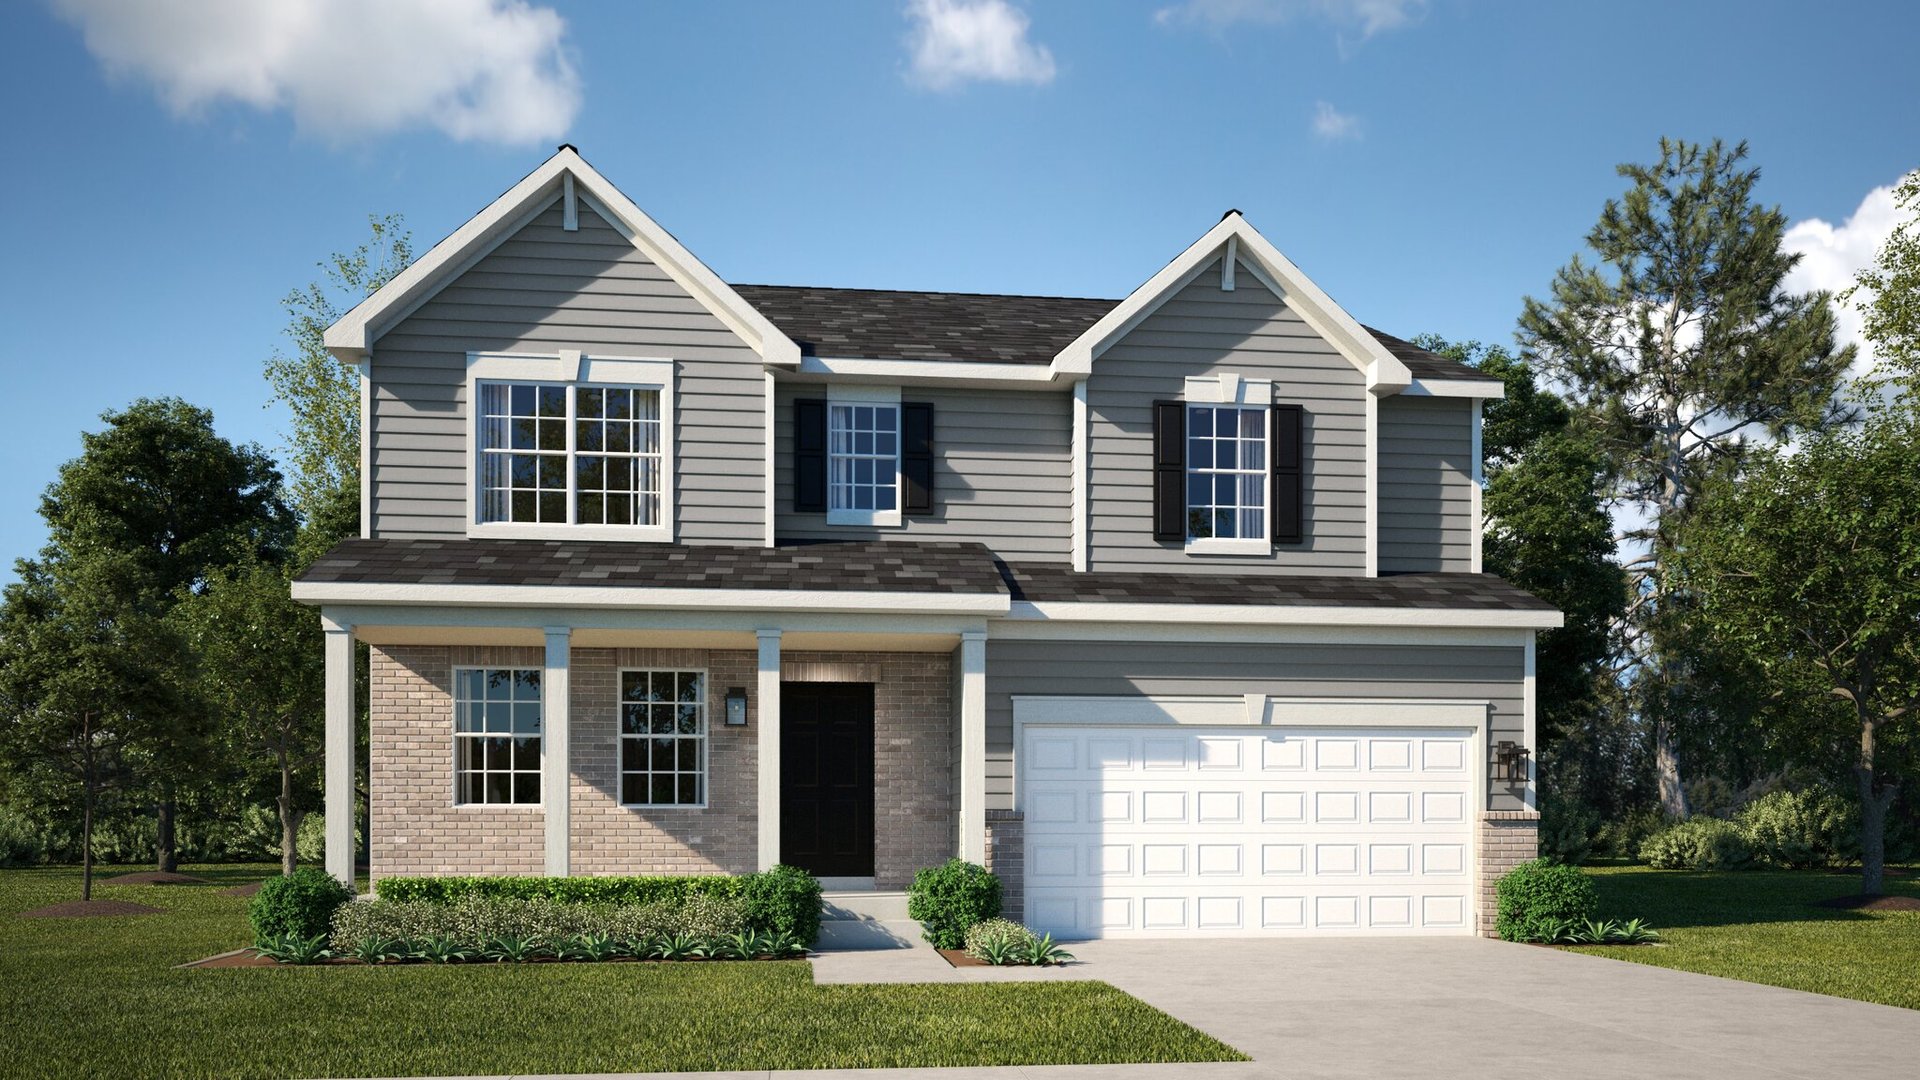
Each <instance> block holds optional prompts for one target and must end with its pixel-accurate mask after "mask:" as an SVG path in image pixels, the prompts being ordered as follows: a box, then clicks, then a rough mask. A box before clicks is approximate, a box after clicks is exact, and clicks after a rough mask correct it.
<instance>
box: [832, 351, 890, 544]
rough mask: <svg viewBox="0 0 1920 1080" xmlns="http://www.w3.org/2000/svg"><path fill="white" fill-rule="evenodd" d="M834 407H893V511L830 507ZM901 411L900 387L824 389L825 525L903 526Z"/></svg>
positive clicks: (836, 387) (841, 387)
mask: <svg viewBox="0 0 1920 1080" xmlns="http://www.w3.org/2000/svg"><path fill="white" fill-rule="evenodd" d="M836 405H890V406H892V407H893V417H894V438H893V509H891V510H835V509H834V508H833V408H834V406H836ZM901 420H902V417H901V412H900V388H899V387H897V386H829V387H827V524H828V525H864V526H870V527H873V526H877V527H881V528H897V527H899V526H901V525H904V524H905V521H904V519H903V518H902V517H901V508H900V504H901V502H902V501H903V500H904V499H905V497H906V485H905V483H904V482H903V480H902V478H901V476H900V450H901V446H900V437H901V434H902V432H901V430H900V428H901V427H902V426H903V425H902V423H901Z"/></svg>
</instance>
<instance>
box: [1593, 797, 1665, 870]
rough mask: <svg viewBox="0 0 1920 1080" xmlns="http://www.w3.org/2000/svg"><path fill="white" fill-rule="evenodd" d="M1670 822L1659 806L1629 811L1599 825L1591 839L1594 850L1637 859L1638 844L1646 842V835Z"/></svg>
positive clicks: (1616, 857)
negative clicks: (1622, 815) (1616, 818)
mask: <svg viewBox="0 0 1920 1080" xmlns="http://www.w3.org/2000/svg"><path fill="white" fill-rule="evenodd" d="M1672 823H1673V822H1672V821H1671V820H1669V819H1668V817H1667V815H1666V814H1664V813H1662V812H1661V811H1660V808H1659V807H1654V806H1647V807H1642V808H1641V809H1638V810H1633V811H1629V812H1628V813H1627V814H1626V816H1625V817H1622V818H1620V819H1619V820H1618V821H1609V822H1607V823H1606V824H1604V825H1602V826H1600V831H1599V833H1598V834H1596V835H1595V836H1594V839H1593V846H1594V850H1595V852H1596V853H1598V854H1600V855H1605V856H1607V857H1609V858H1614V859H1637V858H1639V857H1640V845H1641V844H1644V843H1646V842H1647V837H1649V836H1652V835H1653V834H1654V833H1657V832H1659V831H1660V830H1662V829H1664V828H1666V827H1667V826H1668V825H1671V824H1672Z"/></svg>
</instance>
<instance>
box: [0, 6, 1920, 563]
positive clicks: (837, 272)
mask: <svg viewBox="0 0 1920 1080" xmlns="http://www.w3.org/2000/svg"><path fill="white" fill-rule="evenodd" d="M181 4H185V5H186V6H185V7H184V8H180V5H181ZM175 8H180V10H173V9H175ZM186 16H190V17H186ZM1916 40H1920V5H1913V4H1905V3H1889V4H1849V3H1827V4H1820V5H1812V4H1805V3H1801V4H1784V3H1755V2H1747V0H1741V2H1737V3H1726V4H1708V3H1673V2H1667V3H1620V2H1613V3H1607V4H1558V3H1520V2H1512V3H1496V2H1491V0H1479V2H1477V0H1428V2H1420V0H1189V2H1186V3H1181V2H1179V0H1146V2H1140V3H1129V2H1122V0H1101V2H1090V0H1089V2H1046V0H866V2H854V0H846V2H836V3H822V4H800V3H790V2H786V3H745V2H739V3H734V2H712V3H699V4H694V3H684V4H671V5H663V4H644V5H643V4H629V3H599V4H575V3H567V2H563V0H528V2H526V3H518V2H514V3H509V2H507V0H452V2H450V3H443V4H441V5H440V6H439V7H438V8H435V9H421V8H420V7H419V5H417V4H413V3H402V2H400V0H386V2H384V3H383V2H377V0H288V2H286V3H283V4H281V5H279V6H276V7H272V8H268V7H264V6H261V5H256V4H252V3H251V2H250V0H166V2H161V0H148V2H146V3H140V2H137V0H52V2H50V3H42V2H22V3H13V4H8V5H5V6H4V8H0V86H3V87H4V95H5V98H4V99H5V101H6V102H7V105H8V107H7V108H6V109H5V111H4V117H3V118H0V145H4V146H5V147H6V148H7V149H8V167H7V168H5V169H4V170H0V207H4V209H3V210H0V214H3V215H4V217H3V218H0V235H4V237H5V245H4V256H3V257H0V322H3V324H4V326H5V329H6V333H5V335H4V336H3V337H0V363H4V365H5V370H6V371H7V373H8V375H9V377H10V384H11V385H10V391H11V393H10V394H9V397H10V400H11V403H12V407H11V408H10V409H9V410H8V411H9V414H10V420H11V422H10V423H9V424H8V425H7V426H6V428H5V432H4V435H0V439H4V442H3V443H0V447H3V448H4V455H5V460H6V462H7V465H8V467H7V468H6V469H5V470H4V471H0V556H3V557H4V558H5V559H6V560H7V561H8V562H10V561H11V559H12V558H15V557H18V556H22V555H28V554H31V553H32V552H33V551H34V550H35V549H36V548H37V547H38V546H39V544H40V543H41V542H42V540H43V531H42V529H41V528H40V523H39V520H38V518H37V517H36V516H35V511H36V509H37V506H38V497H39V493H40V491H41V490H42V489H43V488H44V487H45V485H46V484H47V483H48V482H49V481H50V480H52V478H53V476H54V473H55V470H56V469H57V467H58V465H59V464H60V463H61V462H62V461H64V460H66V459H68V458H70V457H72V456H73V455H74V454H75V453H77V452H78V449H79V439H78V433H79V432H80V431H81V430H82V429H84V428H87V427H90V426H94V425H96V424H97V417H98V414H99V413H100V412H101V411H102V410H105V409H110V408H115V407H118V406H121V405H124V404H125V403H126V402H128V401H130V400H132V399H134V398H136V397H139V396H142V395H161V394H176V395H179V396H181V397H184V398H186V399H188V400H190V401H193V402H196V403H199V404H203V405H206V406H208V407H211V408H212V409H213V410H214V411H215V414H216V417H217V421H218V425H219V427H220V429H221V431H222V432H223V433H225V434H226V435H228V436H229V437H231V438H235V439H238V440H252V441H258V442H260V443H262V444H263V445H265V446H267V447H269V448H270V449H273V448H277V447H278V446H279V444H280V442H281V432H282V431H283V430H284V426H285V424H284V416H283V415H281V414H280V413H279V412H277V411H275V410H272V409H269V408H267V407H266V401H267V389H266V386H265V384H264V382H263V381H262V379H261V376H260V367H261V362H262V360H263V359H264V358H265V357H266V356H267V355H268V354H269V353H270V352H271V351H272V350H273V349H274V347H275V346H276V344H277V343H279V341H280V334H281V331H282V328H283V326H284V323H285V317H284V314H283V312H282V311H281V308H280V304H279V301H280V298H281V297H282V296H283V295H284V294H285V293H286V292H287V291H288V290H290V289H291V288H293V287H295V286H297V285H299V284H301V283H304V282H306V281H308V280H310V279H311V278H312V277H313V276H315V270H314V263H315V262H316V261H317V260H319V259H321V258H322V257H324V256H325V255H326V254H327V253H328V252H330V251H333V250H336V249H341V248H345V247H350V246H351V245H353V244H354V243H356V242H358V241H359V240H361V239H362V238H363V237H364V235H365V232H366V226H365V219H366V217H367V215H368V214H372V213H392V212H397V213H401V214H404V215H405V216H406V219H407V223H408V224H409V226H410V227H411V228H412V230H413V232H414V235H415V238H416V241H417V242H418V246H419V248H420V249H422V250H424V248H425V247H426V246H428V245H429V244H431V243H432V242H433V241H434V240H437V239H439V238H440V237H441V236H443V235H445V234H446V233H447V232H449V231H451V230H452V229H454V228H456V227H457V226H458V225H459V224H460V223H461V221H463V220H464V219H465V218H466V217H467V216H468V215H470V214H472V213H473V212H474V211H476V210H478V209H479V208H480V207H481V206H483V205H484V204H485V203H486V202H488V201H489V200H490V199H492V198H493V197H494V196H495V195H497V194H498V193H499V192H501V191H502V190H504V189H505V188H507V187H508V186H510V185H511V184H512V183H513V182H514V181H515V180H517V179H518V178H519V177H520V176H521V175H523V174H524V173H526V172H527V171H529V170H530V169H531V168H533V167H534V166H535V165H536V164H538V163H539V161H540V160H542V159H543V158H544V157H545V156H546V155H547V153H548V152H549V151H550V150H551V149H552V146H553V145H554V144H556V143H558V142H560V141H563V140H565V141H570V142H573V143H575V144H576V145H578V146H579V147H580V148H581V151H582V152H583V153H584V154H585V155H586V156H587V158H588V159H589V160H590V161H592V162H593V163H594V164H595V165H596V166H597V167H598V168H599V169H600V170H601V171H602V172H603V173H605V174H606V175H607V176H608V177H609V178H611V179H612V180H613V181H614V182H615V183H616V184H619V185H620V186H621V187H622V188H623V189H624V190H625V191H626V192H627V193H628V194H629V195H630V196H631V197H632V198H633V199H634V201H635V202H637V203H638V204H639V205H640V206H641V207H643V208H644V209H646V210H647V211H648V212H649V213H650V214H652V215H653V216H654V217H655V218H656V219H657V220H659V221H660V222H661V223H662V224H663V225H665V226H666V227H667V228H668V229H670V230H672V231H673V232H674V233H675V234H676V235H677V236H678V237H679V238H680V239H681V240H682V241H683V242H685V243H686V244H687V245H688V246H689V247H691V248H692V249H693V251H694V252H695V253H696V254H697V255H699V256H700V257H701V258H702V259H704V260H705V261H706V262H707V263H708V264H709V265H711V266H712V267H714V268H715V270H717V271H718V272H719V273H720V274H721V275H722V276H723V277H726V278H728V279H729V280H733V281H742V282H772V283H804V284H821V285H843V286H868V287H882V288H924V289H958V290H974V291H1004V292H1035V293H1055V294H1068V295H1090V296H1120V295H1123V294H1124V293H1125V292H1127V291H1128V290H1129V289H1131V288H1132V287H1133V286H1135V285H1136V284H1138V283H1139V282H1141V281H1142V280H1144V279H1145V278H1147V277H1148V276H1150V275H1151V274H1152V273H1153V272H1154V271H1155V270H1156V269H1157V268H1158V267H1159V266H1160V265H1161V264H1163V263H1164V262H1165V261H1167V260H1168V259H1169V258H1171V257H1172V256H1173V255H1174V254H1176V253H1177V252H1178V251H1179V250H1180V249H1181V248H1182V247H1184V246H1185V245H1186V244H1187V243H1189V242H1190V241H1191V240H1192V239H1193V238H1194V237H1196V236H1198V235H1199V234H1200V233H1201V232H1203V231H1204V230H1205V229H1207V228H1208V227H1209V226H1210V225H1212V224H1213V222H1215V221H1216V220H1217V219H1218V218H1219V216H1220V214H1221V212H1222V211H1224V210H1226V209H1227V208H1229V207H1238V208H1240V209H1241V210H1243V211H1244V212H1245V213H1246V214H1247V215H1248V217H1249V219H1250V220H1251V221H1252V222H1253V223H1254V225H1255V226H1256V227H1258V228H1259V229H1261V230H1262V231H1263V232H1264V233H1265V234H1266V235H1267V236H1268V237H1269V238H1270V239H1272V240H1273V241H1274V242H1275V243H1276V244H1277V245H1278V246H1279V247H1280V248H1281V250H1283V251H1285V252H1287V253H1288V255H1289V256H1291V257H1292V258H1293V259H1294V261H1295V262H1297V263H1298V264H1299V265H1300V266H1301V267H1302V268H1303V269H1304V270H1306V272H1307V273H1308V274H1310V275H1311V276H1313V277H1314V278H1315V280H1317V281H1318V282H1319V284H1320V285H1321V286H1322V287H1324V288H1325V289H1326V290H1327V291H1328V292H1329V293H1331V294H1332V295H1333V296H1334V298H1335V299H1336V300H1338V301H1339V302H1340V303H1341V304H1343V305H1344V306H1345V307H1346V308H1347V309H1348V310H1349V311H1351V312H1353V313H1354V314H1355V315H1356V316H1357V317H1359V318H1361V319H1362V320H1364V321H1367V322H1369V323H1371V324H1373V325H1376V326H1379V327H1381V328H1383V329H1387V330H1390V331H1392V332H1394V333H1399V334H1403V335H1411V334H1414V333H1419V332H1423V331H1435V332H1439V333H1442V334H1445V335H1448V336H1450V337H1457V338H1481V339H1485V340H1492V341H1508V340H1510V338H1511V334H1512V328H1513V322H1514V317H1515V315H1516V313H1517V312H1518V309H1519V305H1520V300H1521V298H1522V297H1523V296H1525V295H1527V294H1529V293H1533V294H1540V293H1543V292H1544V291H1545V289H1546V288H1547V285H1548V282H1549V281H1550V279H1551V276H1552V274H1553V272H1554V270H1555V269H1556V268H1558V267H1559V266H1560V265H1562V264H1563V263H1564V262H1565V261H1566V259H1567V257H1568V256H1569V255H1570V254H1572V253H1573V252H1574V251H1575V250H1576V249H1577V248H1578V247H1579V245H1580V242H1581V238H1582V237H1583V236H1584V235H1585V233H1586V231H1587V230H1588V229H1589V228H1590V227H1591V226H1592V224H1593V222H1594V219H1595V217H1596V216H1597V214H1598V212H1599V209H1600V206H1601V204H1602V202H1603V201H1604V200H1605V199H1606V198H1607V197H1608V196H1610V195H1615V194H1617V193H1618V192H1619V191H1620V190H1621V188H1622V183H1621V181H1620V180H1619V179H1617V178H1616V176H1615V175H1614V172H1613V167H1614V165H1615V164H1617V163H1618V162H1621V161H1627V160H1646V159H1649V158H1651V157H1652V156H1653V155H1654V153H1655V150H1656V143H1657V140H1658V138H1659V137H1660V136H1661V135H1663V134H1666V135H1673V136H1679V137H1684V138H1689V139H1709V138H1712V137H1715V136H1721V137H1725V138H1727V139H1729V140H1734V139H1743V138H1744V139H1747V140H1749V141H1750V142H1751V143H1752V147H1753V160H1754V161H1755V162H1756V163H1757V164H1759V165H1760V166H1761V167H1762V169H1763V170H1764V178H1763V180H1762V183H1761V186H1760V197H1761V198H1763V199H1764V200H1766V201H1768V202H1770V203H1777V204H1779V205H1780V206H1781V207H1782V208H1783V209H1785V211H1786V212H1787V214H1788V215H1789V216H1790V217H1791V218H1792V219H1793V220H1794V221H1795V222H1797V223H1799V224H1798V225H1797V227H1796V230H1795V234H1794V236H1795V239H1794V243H1795V244H1796V245H1799V246H1800V247H1801V248H1802V249H1804V250H1806V251H1808V252H1809V253H1810V256H1809V261H1808V264H1807V266H1806V268H1805V271H1804V272H1803V273H1802V274H1801V275H1800V276H1801V279H1802V280H1801V282H1800V283H1801V284H1803V285H1821V286H1840V285H1844V284H1845V283H1846V281H1847V280H1848V279H1850V276H1851V273H1852V270H1853V269H1854V268H1856V267H1857V266H1858V265H1860V263H1861V262H1863V261H1864V260H1865V259H1867V258H1870V257H1871V253H1872V251H1873V249H1874V248H1875V247H1876V246H1877V242H1878V238H1879V237H1883V236H1884V235H1885V232H1886V230H1887V229H1888V228H1890V227H1891V220H1892V219H1891V217H1890V215H1891V205H1890V201H1889V200H1887V199H1886V197H1885V194H1884V191H1883V190H1879V189H1885V188H1886V187H1888V186H1890V185H1891V184H1893V183H1894V182H1895V181H1896V180H1897V179H1898V177H1899V176H1900V175H1901V174H1902V173H1903V172H1904V171H1906V170H1909V169H1912V168H1914V167H1916V166H1920V111H1917V110H1915V109H1914V108H1913V104H1914V99H1913V88H1912V84H1911V78H1910V66H1909V65H1910V63H1911V55H1910V50H1911V45H1912V43H1913V42H1914V41H1916ZM9 576H10V572H9Z"/></svg>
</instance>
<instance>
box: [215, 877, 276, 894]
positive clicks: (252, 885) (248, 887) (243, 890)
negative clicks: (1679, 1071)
mask: <svg viewBox="0 0 1920 1080" xmlns="http://www.w3.org/2000/svg"><path fill="white" fill-rule="evenodd" d="M265 884H266V882H264V881H254V882H249V883H248V884H245V885H235V886H234V887H233V888H231V889H221V890H220V895H221V896H252V895H253V894H255V893H257V892H259V891H260V886H262V885H265Z"/></svg>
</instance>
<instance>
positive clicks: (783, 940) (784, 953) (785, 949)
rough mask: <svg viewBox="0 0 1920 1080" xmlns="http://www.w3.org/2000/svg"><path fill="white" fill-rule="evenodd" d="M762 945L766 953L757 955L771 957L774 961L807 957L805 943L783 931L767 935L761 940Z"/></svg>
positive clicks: (798, 937) (794, 934) (798, 936)
mask: <svg viewBox="0 0 1920 1080" xmlns="http://www.w3.org/2000/svg"><path fill="white" fill-rule="evenodd" d="M762 943H763V945H764V946H765V949H766V951H765V952H763V953H761V954H759V955H762V956H771V957H773V958H774V959H776V960H785V959H787V958H788V957H792V956H805V955H807V942H806V941H804V940H802V939H801V937H800V935H799V934H796V933H792V932H784V931H783V932H775V933H772V934H768V935H766V936H765V937H764V938H762Z"/></svg>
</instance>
